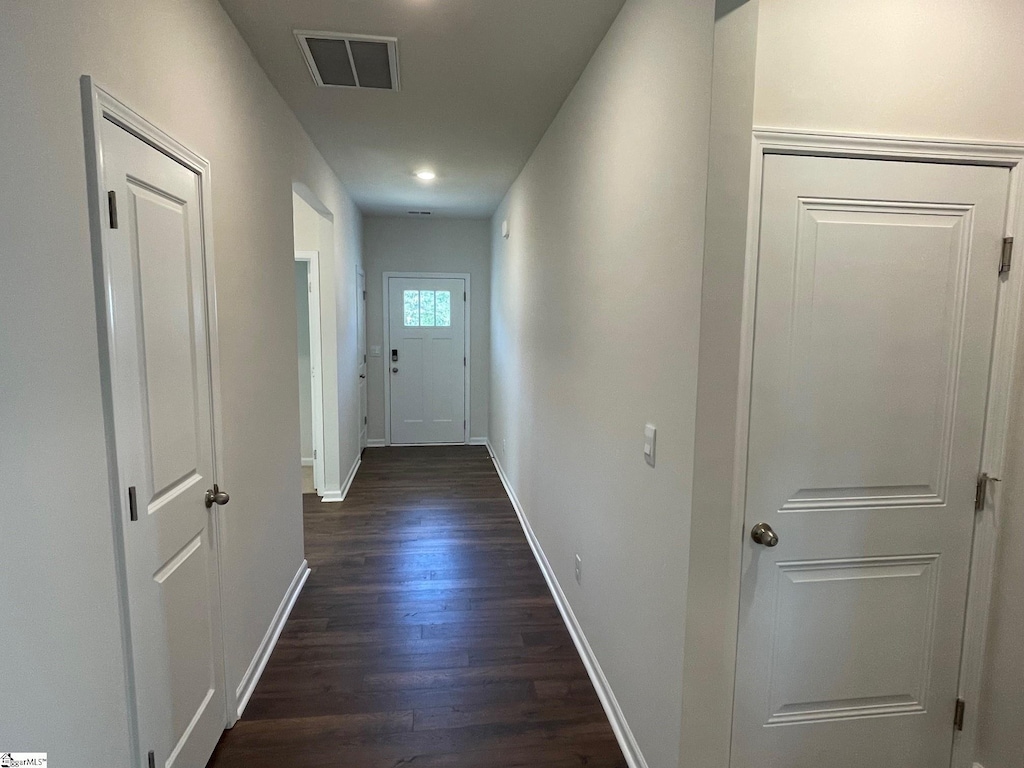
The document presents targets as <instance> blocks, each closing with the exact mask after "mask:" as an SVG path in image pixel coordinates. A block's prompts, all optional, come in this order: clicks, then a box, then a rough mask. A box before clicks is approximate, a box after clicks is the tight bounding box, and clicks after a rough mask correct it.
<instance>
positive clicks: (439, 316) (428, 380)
mask: <svg viewBox="0 0 1024 768" xmlns="http://www.w3.org/2000/svg"><path fill="white" fill-rule="evenodd" d="M465 291H466V281H465V279H463V278H408V277H401V278H399V277H391V278H388V317H389V323H390V330H389V335H390V341H389V344H388V350H387V352H388V357H387V364H388V369H387V370H388V373H387V375H388V376H389V377H390V384H391V403H390V405H391V407H390V410H391V442H392V444H395V445H402V444H406V445H409V444H418V443H463V442H465V440H466V301H465V296H466V293H465Z"/></svg>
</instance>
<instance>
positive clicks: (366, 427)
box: [356, 264, 370, 456]
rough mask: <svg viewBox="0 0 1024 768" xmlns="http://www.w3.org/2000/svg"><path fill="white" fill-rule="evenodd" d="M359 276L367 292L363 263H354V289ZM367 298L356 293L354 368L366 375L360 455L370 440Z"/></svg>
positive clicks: (360, 429)
mask: <svg viewBox="0 0 1024 768" xmlns="http://www.w3.org/2000/svg"><path fill="white" fill-rule="evenodd" d="M359 278H362V282H363V291H365V292H368V291H369V289H368V288H367V287H366V270H364V269H363V265H362V264H356V291H358V290H359ZM368 298H369V296H368V293H367V295H366V296H360V295H358V294H357V295H356V320H357V325H358V320H359V318H360V317H361V318H362V321H363V327H362V328H361V329H357V338H356V369H357V370H358V369H359V367H360V366H362V368H363V373H364V374H365V375H366V378H365V379H364V380H363V388H364V390H365V391H366V404H365V405H366V409H365V412H363V413H362V414H361V415H362V417H363V418H365V419H366V421H365V422H363V423H362V424H360V425H359V434H360V435H363V439H361V440H360V441H359V455H360V456H361V455H362V453H363V451H364V450H366V446H367V444H368V443H369V441H370V350H369V348H368V346H367V344H368V342H367V339H368V336H367V330H366V322H367V316H366V309H367V306H368V302H367V299H368ZM360 335H361V337H362V338H359V336H360ZM360 344H362V345H363V359H362V360H360V359H359V345H360ZM359 407H360V409H361V410H362V408H363V402H362V399H360V403H359Z"/></svg>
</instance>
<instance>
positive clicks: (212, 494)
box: [206, 484, 231, 509]
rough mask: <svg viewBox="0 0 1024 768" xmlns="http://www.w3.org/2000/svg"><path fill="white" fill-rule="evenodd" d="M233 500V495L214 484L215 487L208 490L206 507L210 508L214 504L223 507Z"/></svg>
mask: <svg viewBox="0 0 1024 768" xmlns="http://www.w3.org/2000/svg"><path fill="white" fill-rule="evenodd" d="M229 501H231V497H230V496H228V495H227V494H226V493H225V492H224V491H222V490H221V489H220V488H218V487H217V486H216V484H214V486H213V488H211V489H210V490H208V491H207V492H206V508H207V509H210V508H211V507H212V506H213V505H214V504H217V505H218V506H221V507H223V506H224V505H225V504H227V503H228V502H229Z"/></svg>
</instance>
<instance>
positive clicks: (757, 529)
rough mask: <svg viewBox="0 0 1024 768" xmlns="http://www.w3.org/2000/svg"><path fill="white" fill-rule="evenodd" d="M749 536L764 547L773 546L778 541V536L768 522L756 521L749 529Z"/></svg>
mask: <svg viewBox="0 0 1024 768" xmlns="http://www.w3.org/2000/svg"><path fill="white" fill-rule="evenodd" d="M750 538H752V539H753V540H754V541H756V542H757V543H758V544H762V545H764V546H766V547H774V546H775V545H776V544H778V543H779V536H778V534H776V533H775V531H773V530H772V527H771V526H770V525H768V523H758V524H757V525H755V526H754V527H753V528H752V529H751V530H750Z"/></svg>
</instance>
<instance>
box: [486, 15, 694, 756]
mask: <svg viewBox="0 0 1024 768" xmlns="http://www.w3.org/2000/svg"><path fill="white" fill-rule="evenodd" d="M713 8H714V3H713V2H712V1H711V0H703V1H699V2H698V1H696V0H694V1H693V2H685V3H683V2H678V0H630V1H629V2H627V3H626V5H625V6H624V8H623V10H622V12H621V14H620V15H619V17H618V19H617V20H616V22H615V24H614V25H613V26H612V28H611V30H610V31H609V33H608V36H607V37H606V38H605V40H604V42H603V43H602V44H601V46H600V48H599V49H598V51H597V53H596V55H595V56H594V59H593V60H592V61H591V62H590V64H589V66H588V67H587V69H586V71H585V72H584V74H583V76H582V77H581V78H580V81H579V83H578V84H577V85H576V87H575V89H574V90H573V92H572V94H571V95H570V96H569V98H568V100H567V101H566V103H565V105H564V106H563V107H562V109H561V111H560V112H559V114H558V116H557V118H556V119H555V121H554V123H553V124H552V126H551V127H550V128H549V130H548V131H547V133H546V135H545V136H544V138H543V140H542V141H541V142H540V145H539V146H538V147H537V149H536V151H535V152H534V154H533V155H532V157H531V158H530V160H529V162H528V163H527V165H526V167H525V169H524V170H523V172H522V174H521V175H520V176H519V178H518V179H517V180H516V182H515V184H514V185H513V186H512V188H511V190H510V191H509V193H508V196H507V197H506V199H505V201H504V202H503V203H502V205H501V207H500V208H499V210H498V212H497V214H496V215H495V217H494V220H493V226H492V232H493V235H492V237H493V256H492V282H491V285H492V313H491V330H492V335H491V339H492V342H491V349H492V360H493V365H492V368H491V421H490V424H491V426H490V439H491V443H492V445H493V446H494V448H495V451H496V453H497V459H498V460H499V462H500V463H501V465H502V467H503V468H504V470H505V472H506V473H507V475H508V476H509V478H510V480H511V483H512V486H513V487H514V489H515V491H516V494H517V496H518V497H519V499H520V501H521V503H522V505H523V507H524V509H525V512H526V515H527V516H528V518H529V520H530V523H531V525H532V527H533V528H534V530H535V532H536V534H537V536H538V537H539V540H540V543H541V545H542V547H543V549H544V551H545V553H546V555H547V557H548V559H549V560H550V562H551V564H552V567H553V569H554V572H555V575H556V576H557V578H558V581H559V583H560V584H561V586H562V589H563V590H564V591H565V593H566V595H567V597H568V600H569V602H570V604H571V606H572V609H573V611H574V613H575V615H576V617H577V618H578V619H579V621H580V623H581V625H582V628H583V630H584V632H585V633H586V636H587V638H588V639H589V641H590V644H591V645H592V647H593V649H594V652H595V653H596V656H597V659H598V661H599V663H600V664H601V666H602V668H603V670H604V672H605V674H606V675H607V678H608V680H609V682H610V684H611V687H612V689H613V691H614V694H615V696H616V697H617V699H618V702H619V704H620V705H621V707H622V709H623V712H624V714H625V716H626V719H627V721H628V723H629V726H630V727H631V728H632V731H633V733H634V734H635V736H636V738H637V739H638V742H639V745H640V747H641V749H642V751H643V754H644V755H645V757H646V761H647V763H648V765H650V766H652V768H655V767H656V768H664V767H665V766H674V765H676V764H677V762H678V758H679V734H680V713H681V699H682V675H683V672H682V658H683V656H682V648H683V629H684V612H685V609H686V584H687V563H688V551H689V544H688V543H689V539H688V531H689V526H690V492H691V479H692V473H693V459H694V453H693V447H694V445H693V438H694V418H695V401H696V390H697V377H696V363H697V351H698V327H699V322H700V295H701V268H702V259H703V239H704V204H705V193H706V188H707V153H708V130H709V129H708V124H709V113H710V91H711V53H712V34H713V20H714V16H713ZM505 218H507V219H508V220H509V223H510V226H511V237H510V239H509V240H507V241H506V240H503V239H502V237H501V233H500V229H501V222H502V220H504V219H505ZM647 422H652V423H654V424H655V425H657V427H658V438H657V459H658V463H657V468H656V469H652V468H650V467H649V466H647V464H645V462H644V458H643V430H644V424H645V423H647ZM577 552H578V553H580V555H581V556H582V558H583V581H582V585H581V586H579V585H577V584H576V581H575V578H574V575H573V566H574V563H573V557H574V554H575V553H577Z"/></svg>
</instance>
